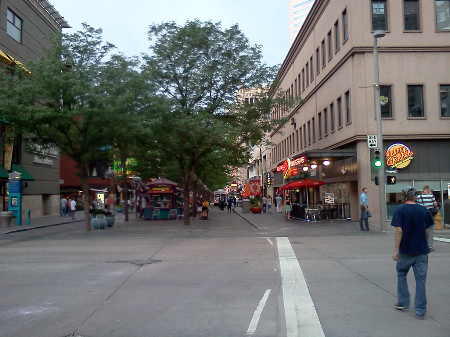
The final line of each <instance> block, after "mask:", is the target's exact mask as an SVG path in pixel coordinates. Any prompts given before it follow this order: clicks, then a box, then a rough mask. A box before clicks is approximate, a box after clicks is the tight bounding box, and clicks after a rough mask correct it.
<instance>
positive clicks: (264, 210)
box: [262, 196, 267, 213]
mask: <svg viewBox="0 0 450 337" xmlns="http://www.w3.org/2000/svg"><path fill="white" fill-rule="evenodd" d="M262 209H263V213H266V209H267V198H266V196H263V197H262Z"/></svg>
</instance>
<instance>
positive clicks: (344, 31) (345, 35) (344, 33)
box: [342, 10, 348, 42]
mask: <svg viewBox="0 0 450 337" xmlns="http://www.w3.org/2000/svg"><path fill="white" fill-rule="evenodd" d="M342 37H343V38H344V42H345V41H347V40H348V17H347V10H345V11H343V12H342Z"/></svg>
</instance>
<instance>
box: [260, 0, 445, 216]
mask: <svg viewBox="0 0 450 337" xmlns="http://www.w3.org/2000/svg"><path fill="white" fill-rule="evenodd" d="M449 4H450V1H438V0H436V1H434V0H433V1H431V0H429V1H422V0H415V1H414V0H403V1H400V0H399V1H386V0H365V1H354V0H316V1H315V3H314V5H313V7H312V9H311V12H310V14H309V15H308V17H307V20H306V21H305V22H304V24H303V26H302V28H301V29H300V31H299V33H298V35H297V36H296V38H295V41H294V43H293V45H292V47H291V49H290V51H289V53H288V54H287V56H286V58H285V60H284V62H283V64H282V65H281V68H280V71H279V73H278V75H277V83H278V87H277V88H276V90H277V91H278V90H280V91H283V92H285V95H286V98H299V97H301V100H299V101H298V103H296V104H295V105H294V106H286V105H280V106H278V107H277V108H276V109H274V110H273V111H272V118H277V119H278V118H281V117H284V118H285V120H286V122H285V123H283V124H281V125H279V127H278V128H277V129H275V130H273V132H272V133H271V142H272V144H273V146H272V149H271V158H272V166H271V171H272V172H273V174H274V188H273V189H271V190H270V191H269V193H270V194H273V193H275V191H276V190H277V188H279V187H280V186H282V185H284V184H286V183H288V182H290V181H293V180H297V179H300V177H301V175H300V173H302V172H306V174H307V175H308V177H310V178H314V179H317V180H322V181H323V182H325V185H323V186H320V187H317V188H309V189H307V190H306V189H303V190H299V191H298V192H297V191H292V192H291V193H294V194H295V195H296V197H298V198H299V199H300V200H301V201H304V200H306V196H307V197H308V200H309V201H310V202H315V203H319V202H322V203H323V204H326V203H329V204H330V205H332V207H333V209H334V213H333V215H334V216H336V217H338V218H342V219H352V220H353V221H357V220H358V219H359V212H360V207H359V198H358V197H359V194H360V193H361V190H362V188H363V187H368V189H369V191H368V197H369V205H370V208H371V209H372V215H373V218H371V219H372V220H373V221H377V220H379V216H380V213H379V211H377V210H379V209H380V207H379V206H380V204H379V203H380V198H379V186H377V185H376V184H375V177H376V176H377V173H378V171H377V170H379V169H384V170H386V173H385V175H386V176H387V177H386V178H389V177H395V179H394V181H393V180H391V179H390V180H386V181H380V182H379V184H384V185H385V187H386V202H387V219H388V220H389V219H390V218H391V217H392V214H393V212H394V210H395V209H396V208H397V207H398V206H399V205H400V204H401V200H402V194H401V190H402V188H404V187H405V186H407V185H414V186H416V188H417V190H419V191H420V190H422V187H423V186H424V185H428V186H430V188H431V189H433V190H434V193H435V197H436V198H437V199H438V200H439V202H440V203H441V204H443V202H444V200H446V199H448V191H449V188H450V170H449V169H448V167H449V165H448V163H449V162H450V150H449V149H450V112H449V108H448V107H449V106H450V99H449V97H450V96H449V93H450V72H449V69H450V57H448V56H449V52H450V6H449ZM378 30H383V31H385V36H384V37H379V38H378V59H379V62H378V64H379V84H380V91H381V97H380V101H379V102H375V94H374V93H375V88H374V85H373V83H374V78H375V75H374V63H375V62H374V32H375V31H378ZM275 93H276V92H275V90H273V91H272V92H271V94H272V95H273V94H275ZM375 104H381V122H382V131H383V148H381V149H380V150H381V152H382V153H384V154H385V155H386V161H385V162H383V164H382V167H381V168H378V169H377V168H376V167H375V166H374V165H373V163H374V150H373V149H372V148H371V146H373V145H372V143H370V142H369V140H370V139H371V137H368V135H369V136H370V135H376V134H377V125H376V124H377V123H376V119H375ZM287 159H289V160H287ZM284 163H287V164H289V163H290V166H291V167H290V169H291V170H292V171H295V170H294V169H297V173H295V174H294V173H293V174H292V176H291V177H290V178H289V177H287V178H286V177H284V176H283V170H284V168H285V167H286V165H283V164H284ZM393 182H396V183H395V184H392V183H393Z"/></svg>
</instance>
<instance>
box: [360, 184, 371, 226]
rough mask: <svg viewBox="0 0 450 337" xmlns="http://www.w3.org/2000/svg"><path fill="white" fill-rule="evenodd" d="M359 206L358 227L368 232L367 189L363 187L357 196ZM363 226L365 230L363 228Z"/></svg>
mask: <svg viewBox="0 0 450 337" xmlns="http://www.w3.org/2000/svg"><path fill="white" fill-rule="evenodd" d="M359 205H360V207H361V216H360V218H359V227H360V229H361V230H362V231H365V230H366V231H370V229H369V199H368V198H367V187H363V189H362V193H361V195H360V196H359ZM363 222H364V224H365V229H364V226H363Z"/></svg>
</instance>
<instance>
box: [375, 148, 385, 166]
mask: <svg viewBox="0 0 450 337" xmlns="http://www.w3.org/2000/svg"><path fill="white" fill-rule="evenodd" d="M374 153H375V158H374V160H373V166H375V168H380V167H381V166H383V162H382V161H381V158H380V150H379V149H375V151H374Z"/></svg>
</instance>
